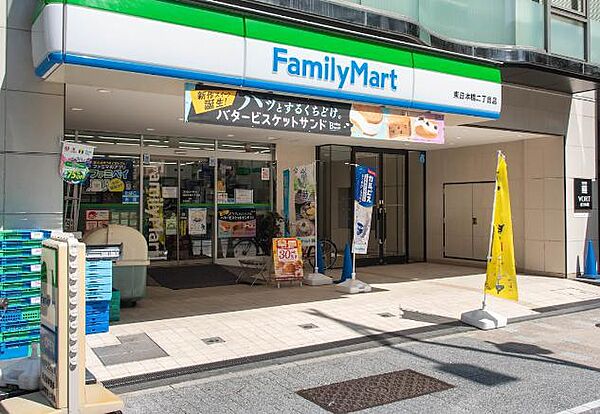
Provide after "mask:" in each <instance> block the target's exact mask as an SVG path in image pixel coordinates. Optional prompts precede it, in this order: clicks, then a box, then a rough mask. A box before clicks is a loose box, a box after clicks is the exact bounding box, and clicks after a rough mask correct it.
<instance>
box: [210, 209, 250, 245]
mask: <svg viewBox="0 0 600 414" xmlns="http://www.w3.org/2000/svg"><path fill="white" fill-rule="evenodd" d="M218 216H219V238H221V239H231V238H241V237H255V236H256V209H254V208H240V209H235V210H227V209H224V210H219V211H218Z"/></svg>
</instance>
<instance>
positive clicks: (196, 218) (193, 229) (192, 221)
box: [188, 208, 207, 236]
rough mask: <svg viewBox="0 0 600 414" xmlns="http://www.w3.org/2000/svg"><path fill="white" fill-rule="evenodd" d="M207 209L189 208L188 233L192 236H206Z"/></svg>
mask: <svg viewBox="0 0 600 414" xmlns="http://www.w3.org/2000/svg"><path fill="white" fill-rule="evenodd" d="M206 213H207V211H206V208H188V232H189V234H190V236H202V235H205V234H206Z"/></svg>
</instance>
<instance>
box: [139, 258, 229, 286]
mask: <svg viewBox="0 0 600 414" xmlns="http://www.w3.org/2000/svg"><path fill="white" fill-rule="evenodd" d="M148 273H149V274H150V277H151V278H152V279H154V280H155V281H156V283H158V284H159V285H160V286H162V287H166V288H168V289H173V290H179V289H195V288H204V287H212V286H225V285H234V284H235V281H236V280H237V276H236V275H235V274H233V273H232V272H231V271H229V270H227V268H225V267H224V266H219V265H216V264H203V265H195V266H172V267H151V268H149V269H148Z"/></svg>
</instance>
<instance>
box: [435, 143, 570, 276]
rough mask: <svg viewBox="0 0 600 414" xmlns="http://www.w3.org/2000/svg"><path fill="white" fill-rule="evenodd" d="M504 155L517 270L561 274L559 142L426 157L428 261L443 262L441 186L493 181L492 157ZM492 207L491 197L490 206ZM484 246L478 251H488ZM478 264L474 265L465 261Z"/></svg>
mask: <svg viewBox="0 0 600 414" xmlns="http://www.w3.org/2000/svg"><path fill="white" fill-rule="evenodd" d="M498 150H502V151H503V152H504V153H505V154H506V157H507V162H508V168H509V170H508V176H509V186H510V196H511V207H512V217H513V233H514V241H515V259H516V261H517V267H518V268H519V269H520V270H521V271H527V272H532V273H540V274H553V275H562V274H564V270H565V248H564V240H565V225H564V211H563V205H564V179H563V177H564V167H563V139H562V138H560V137H548V138H539V139H529V140H523V141H515V142H507V143H500V144H490V145H481V146H471V147H463V148H456V149H443V150H436V151H429V152H428V153H427V259H428V260H429V261H456V260H451V259H445V258H444V257H443V256H444V250H443V241H444V227H443V216H444V212H443V202H444V200H443V197H444V194H443V185H444V183H458V182H477V181H493V180H494V179H495V168H496V153H497V151H498ZM492 203H493V199H490V201H489V205H490V208H491V205H492ZM487 242H488V240H487V238H486V240H483V238H482V239H481V240H479V241H478V243H484V244H485V246H477V250H480V251H487ZM466 263H471V264H473V263H478V262H466Z"/></svg>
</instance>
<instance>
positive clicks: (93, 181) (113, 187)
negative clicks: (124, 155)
mask: <svg viewBox="0 0 600 414" xmlns="http://www.w3.org/2000/svg"><path fill="white" fill-rule="evenodd" d="M132 182H133V161H132V160H124V159H115V158H94V159H93V160H92V164H91V166H90V174H89V177H88V181H87V182H86V189H85V191H86V192H91V193H102V192H106V191H108V192H111V193H122V192H123V191H130V190H135V188H133V186H132Z"/></svg>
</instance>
